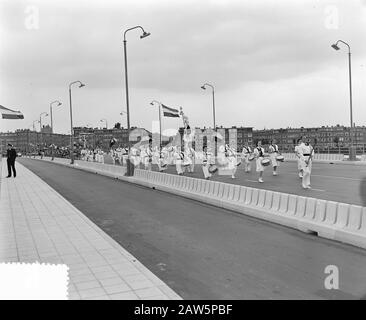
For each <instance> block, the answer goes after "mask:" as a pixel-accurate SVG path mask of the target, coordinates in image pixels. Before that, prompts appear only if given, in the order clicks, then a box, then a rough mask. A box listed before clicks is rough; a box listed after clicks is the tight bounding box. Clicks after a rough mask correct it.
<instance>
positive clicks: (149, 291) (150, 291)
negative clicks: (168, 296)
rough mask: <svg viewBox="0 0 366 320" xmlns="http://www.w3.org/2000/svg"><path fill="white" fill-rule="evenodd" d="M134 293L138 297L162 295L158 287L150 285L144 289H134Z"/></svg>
mask: <svg viewBox="0 0 366 320" xmlns="http://www.w3.org/2000/svg"><path fill="white" fill-rule="evenodd" d="M135 294H137V296H138V297H140V298H146V297H152V296H159V295H164V294H163V293H162V292H161V291H160V290H159V289H158V288H156V287H151V288H145V289H139V290H135Z"/></svg>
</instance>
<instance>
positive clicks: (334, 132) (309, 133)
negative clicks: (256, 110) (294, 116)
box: [253, 125, 366, 153]
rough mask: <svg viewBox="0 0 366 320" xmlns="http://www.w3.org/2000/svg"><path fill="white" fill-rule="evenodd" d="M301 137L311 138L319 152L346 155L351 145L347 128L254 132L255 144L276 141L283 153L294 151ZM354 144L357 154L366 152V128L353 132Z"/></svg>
mask: <svg viewBox="0 0 366 320" xmlns="http://www.w3.org/2000/svg"><path fill="white" fill-rule="evenodd" d="M300 137H307V138H310V140H311V141H312V144H313V145H315V146H316V147H317V148H318V150H319V151H322V152H326V151H327V150H328V151H332V152H335V151H336V150H339V152H342V153H345V152H347V151H346V150H347V149H348V148H349V147H350V145H351V135H350V127H345V126H340V125H336V126H322V127H313V128H304V127H301V128H286V129H282V128H281V129H264V130H254V131H253V139H254V143H256V142H257V141H258V140H261V141H262V144H264V145H266V144H269V143H270V141H271V140H273V139H274V140H275V141H276V144H277V145H278V146H279V148H280V149H281V150H283V151H293V149H294V146H295V145H296V143H297V140H298V139H299V138H300ZM353 144H354V145H355V146H357V152H358V153H361V152H364V151H363V150H364V148H365V145H366V127H365V126H358V127H355V128H354V131H353Z"/></svg>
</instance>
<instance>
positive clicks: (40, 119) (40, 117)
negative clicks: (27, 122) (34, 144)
mask: <svg viewBox="0 0 366 320" xmlns="http://www.w3.org/2000/svg"><path fill="white" fill-rule="evenodd" d="M43 115H45V117H47V116H48V113H47V112H42V113H41V114H40V115H39V128H40V133H41V145H42V144H43V135H42V116H43Z"/></svg>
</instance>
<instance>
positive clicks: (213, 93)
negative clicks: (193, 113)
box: [201, 83, 217, 156]
mask: <svg viewBox="0 0 366 320" xmlns="http://www.w3.org/2000/svg"><path fill="white" fill-rule="evenodd" d="M206 86H208V87H211V89H212V114H213V129H214V131H215V132H216V115H215V88H214V86H213V85H212V84H209V83H205V84H204V85H203V86H201V89H203V90H206ZM216 142H217V138H216V136H215V156H216V155H217V150H216V149H217V143H216Z"/></svg>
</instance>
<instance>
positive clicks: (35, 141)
mask: <svg viewBox="0 0 366 320" xmlns="http://www.w3.org/2000/svg"><path fill="white" fill-rule="evenodd" d="M46 132H47V133H44V132H36V131H33V130H29V129H21V130H16V131H15V132H1V133H0V150H1V153H2V154H3V155H4V153H6V149H7V145H8V143H10V144H12V145H14V147H15V148H16V150H17V151H18V152H20V153H23V154H26V153H33V152H38V151H39V150H40V149H46V148H48V147H49V146H50V145H51V144H54V145H56V146H58V147H67V146H69V145H70V135H67V134H58V133H53V134H52V133H50V132H49V131H48V130H46Z"/></svg>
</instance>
